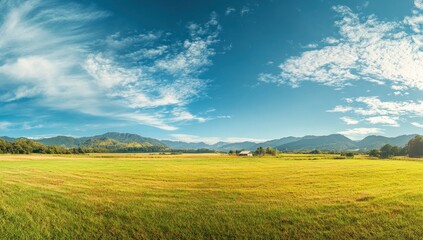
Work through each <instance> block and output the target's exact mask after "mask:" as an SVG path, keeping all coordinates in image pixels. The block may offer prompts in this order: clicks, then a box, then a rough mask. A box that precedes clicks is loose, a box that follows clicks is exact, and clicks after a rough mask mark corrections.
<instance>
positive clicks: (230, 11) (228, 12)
mask: <svg viewBox="0 0 423 240" xmlns="http://www.w3.org/2000/svg"><path fill="white" fill-rule="evenodd" d="M235 11H236V9H235V8H233V7H227V8H226V11H225V15H226V16H228V15H230V14H231V13H233V12H235Z"/></svg>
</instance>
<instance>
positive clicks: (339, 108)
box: [327, 105, 353, 113]
mask: <svg viewBox="0 0 423 240" xmlns="http://www.w3.org/2000/svg"><path fill="white" fill-rule="evenodd" d="M352 110H353V108H352V107H346V106H341V105H338V106H335V108H333V109H331V110H327V112H333V113H346V112H349V111H352Z"/></svg>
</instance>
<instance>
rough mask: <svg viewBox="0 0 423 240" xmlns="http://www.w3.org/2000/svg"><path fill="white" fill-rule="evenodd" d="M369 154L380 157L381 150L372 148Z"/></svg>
mask: <svg viewBox="0 0 423 240" xmlns="http://www.w3.org/2000/svg"><path fill="white" fill-rule="evenodd" d="M369 156H370V157H377V158H378V157H380V150H379V149H373V150H370V152H369Z"/></svg>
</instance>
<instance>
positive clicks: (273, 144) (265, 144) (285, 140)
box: [254, 137, 301, 149]
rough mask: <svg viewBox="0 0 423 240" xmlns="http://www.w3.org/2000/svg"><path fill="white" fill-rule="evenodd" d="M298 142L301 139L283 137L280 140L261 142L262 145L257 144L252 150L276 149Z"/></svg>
mask: <svg viewBox="0 0 423 240" xmlns="http://www.w3.org/2000/svg"><path fill="white" fill-rule="evenodd" d="M298 140H301V138H299V137H285V138H280V139H275V140H270V141H267V142H263V143H257V144H256V145H255V146H254V149H257V148H258V147H264V148H266V147H272V148H276V147H278V146H281V145H284V144H287V143H291V142H296V141H298Z"/></svg>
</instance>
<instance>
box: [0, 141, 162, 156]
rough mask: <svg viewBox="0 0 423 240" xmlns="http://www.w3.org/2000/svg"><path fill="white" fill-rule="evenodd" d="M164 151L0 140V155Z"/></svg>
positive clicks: (144, 148)
mask: <svg viewBox="0 0 423 240" xmlns="http://www.w3.org/2000/svg"><path fill="white" fill-rule="evenodd" d="M163 150H165V148H164V147H162V146H153V145H149V146H138V145H134V144H127V145H124V146H119V147H114V146H113V147H111V146H108V145H106V146H95V145H87V146H82V147H77V148H65V147H62V146H47V145H44V144H42V143H40V142H37V141H34V140H31V139H26V138H20V139H17V140H15V141H13V142H9V141H6V140H4V139H2V138H0V154H30V153H40V154H83V153H138V152H160V151H163Z"/></svg>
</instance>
